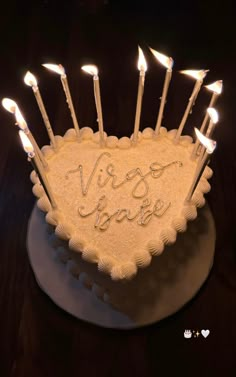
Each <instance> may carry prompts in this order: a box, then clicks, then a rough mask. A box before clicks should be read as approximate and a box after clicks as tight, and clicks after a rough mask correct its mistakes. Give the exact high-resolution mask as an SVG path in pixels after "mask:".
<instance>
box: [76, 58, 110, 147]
mask: <svg viewBox="0 0 236 377" xmlns="http://www.w3.org/2000/svg"><path fill="white" fill-rule="evenodd" d="M81 69H82V70H83V71H84V72H86V73H89V74H90V75H92V76H93V89H94V98H95V105H96V109H97V117H98V128H99V135H100V146H101V147H103V146H104V145H105V139H104V129H103V117H102V104H101V94H100V85H99V76H98V69H97V67H96V66H95V65H84V66H83V67H82V68H81Z"/></svg>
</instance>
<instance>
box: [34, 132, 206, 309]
mask: <svg viewBox="0 0 236 377" xmlns="http://www.w3.org/2000/svg"><path fill="white" fill-rule="evenodd" d="M175 134H176V130H171V131H167V129H166V128H164V127H161V129H160V133H159V135H158V137H156V136H155V133H154V131H153V130H152V129H151V128H146V129H144V130H143V132H139V135H138V143H137V145H135V146H134V145H133V144H132V138H128V137H122V138H121V139H118V138H117V137H115V136H107V135H105V146H104V147H101V146H100V144H99V133H98V132H97V133H94V132H93V130H92V129H91V128H89V127H85V128H82V129H81V131H80V135H81V138H80V140H78V138H77V136H76V133H75V130H74V129H69V130H68V131H67V132H66V133H65V135H64V136H63V137H61V136H56V141H57V150H56V151H55V150H54V149H53V148H52V147H51V146H44V147H43V148H42V152H43V154H44V157H45V159H46V161H47V163H48V169H47V179H48V182H49V184H50V187H51V190H52V192H53V195H54V199H55V201H56V203H57V208H55V209H53V208H52V206H51V204H50V202H49V200H48V198H47V196H46V194H45V192H44V190H43V188H42V186H41V185H40V183H39V180H38V178H37V175H36V174H35V172H34V171H33V172H32V173H31V180H32V182H33V184H34V186H33V193H34V195H35V196H36V197H37V198H38V200H37V205H38V207H39V208H40V209H41V210H42V211H43V212H44V213H45V214H46V217H45V219H46V222H47V224H48V231H49V233H48V239H49V242H51V244H52V245H53V246H54V250H55V255H56V257H57V258H58V259H59V260H60V261H62V262H63V263H66V264H67V266H68V272H69V273H72V274H73V276H74V277H75V278H77V279H79V280H80V282H81V283H82V284H83V285H84V286H85V287H87V288H90V289H91V290H92V292H93V293H94V294H95V295H96V296H98V297H99V298H100V299H102V300H103V301H105V302H109V303H110V304H111V305H113V306H114V307H116V308H118V309H119V310H127V311H130V312H132V311H135V308H134V304H135V303H136V304H137V301H139V305H140V300H141V297H142V299H144V300H148V299H150V297H151V296H150V295H149V292H150V294H151V292H152V289H151V286H152V287H153V289H156V285H157V282H156V279H157V277H158V273H157V270H158V268H159V267H160V266H161V265H163V262H161V263H160V265H159V267H158V264H159V262H158V259H160V255H161V254H162V253H163V251H164V250H165V248H166V246H167V245H171V244H174V243H175V242H176V237H177V233H178V232H180V233H181V232H185V231H186V228H187V222H188V221H189V220H194V219H195V218H196V217H197V208H198V207H202V206H203V205H204V204H205V199H204V194H205V193H207V192H208V191H209V190H210V185H209V183H208V179H209V178H210V177H211V175H212V170H211V169H210V168H209V167H208V166H207V167H206V168H205V170H204V173H203V175H202V177H201V179H200V182H199V184H198V185H197V188H196V190H195V191H194V194H193V196H192V198H191V200H190V201H186V196H187V194H188V190H189V187H190V186H191V183H192V181H193V177H194V174H195V171H196V166H197V163H198V159H193V158H191V155H192V150H193V147H194V144H193V142H192V138H191V137H190V136H181V137H180V140H179V143H177V144H176V143H175V142H174V140H173V139H174V137H175ZM186 233H188V232H186ZM179 242H180V245H178V243H179ZM191 242H197V239H196V237H195V240H194V238H193V239H192V240H190V243H191ZM175 246H176V248H177V249H176V250H178V248H179V250H180V252H179V254H180V258H181V253H182V254H183V253H185V251H184V247H183V244H181V240H180V241H177V242H176V245H175ZM176 253H177V254H178V252H176ZM164 254H165V253H164ZM177 254H176V255H177ZM182 257H183V255H182ZM173 258H175V256H174V255H173V257H172V259H173ZM177 258H178V255H177ZM168 263H169V262H168ZM175 263H176V262H175ZM155 266H156V267H155ZM173 270H174V268H173V269H172V274H173V273H174V271H173ZM159 272H160V273H161V271H160V270H159ZM164 273H165V272H164ZM137 282H138V283H137Z"/></svg>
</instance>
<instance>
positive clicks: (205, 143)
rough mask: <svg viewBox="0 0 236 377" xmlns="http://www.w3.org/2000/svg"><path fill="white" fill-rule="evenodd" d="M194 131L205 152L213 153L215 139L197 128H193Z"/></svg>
mask: <svg viewBox="0 0 236 377" xmlns="http://www.w3.org/2000/svg"><path fill="white" fill-rule="evenodd" d="M194 131H195V133H196V136H197V138H198V140H199V141H200V143H201V144H202V145H203V146H204V147H205V148H206V150H207V153H209V154H211V153H213V152H214V150H215V148H216V144H217V143H216V141H214V140H211V139H209V138H208V137H206V136H204V135H203V134H202V133H201V132H200V131H199V130H198V129H197V128H194Z"/></svg>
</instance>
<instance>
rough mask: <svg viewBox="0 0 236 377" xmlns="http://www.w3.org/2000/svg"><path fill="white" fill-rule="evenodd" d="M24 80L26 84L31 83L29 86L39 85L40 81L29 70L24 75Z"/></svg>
mask: <svg viewBox="0 0 236 377" xmlns="http://www.w3.org/2000/svg"><path fill="white" fill-rule="evenodd" d="M24 82H25V84H26V85H29V86H37V85H38V83H37V80H36V77H35V76H34V75H33V74H32V73H31V72H30V71H28V72H27V73H26V75H25V77H24Z"/></svg>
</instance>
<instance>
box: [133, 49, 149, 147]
mask: <svg viewBox="0 0 236 377" xmlns="http://www.w3.org/2000/svg"><path fill="white" fill-rule="evenodd" d="M138 52H139V58H138V69H139V72H140V73H139V82H138V95H137V104H136V114H135V121H134V133H133V140H132V142H133V145H136V144H137V141H138V132H139V125H140V116H141V109H142V101H143V93H144V82H145V72H146V70H147V63H146V60H145V57H144V54H143V51H142V50H141V48H140V47H139V48H138Z"/></svg>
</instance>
